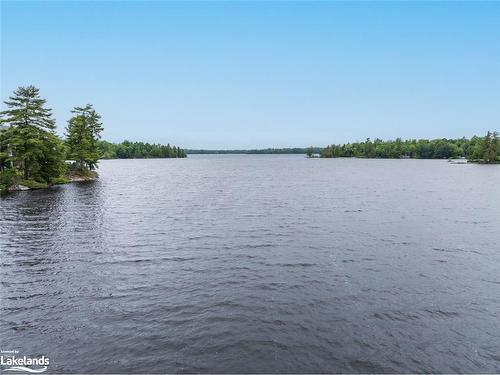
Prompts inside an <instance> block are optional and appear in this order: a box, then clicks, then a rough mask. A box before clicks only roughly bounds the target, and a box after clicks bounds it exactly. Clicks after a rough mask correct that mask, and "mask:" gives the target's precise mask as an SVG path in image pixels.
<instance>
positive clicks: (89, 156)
mask: <svg viewBox="0 0 500 375" xmlns="http://www.w3.org/2000/svg"><path fill="white" fill-rule="evenodd" d="M71 113H73V114H74V116H73V117H72V118H71V119H69V121H68V126H67V128H66V135H67V140H66V144H67V146H68V155H69V157H70V158H72V159H74V160H75V161H76V164H77V167H78V168H79V169H85V170H93V169H95V167H96V165H97V161H98V160H99V157H100V153H99V149H98V144H97V141H98V140H99V139H100V138H101V135H100V134H101V132H102V130H103V127H102V123H101V116H100V115H99V114H98V113H97V112H96V111H95V109H94V108H93V106H92V104H87V105H86V106H85V107H75V108H74V109H73V110H72V111H71Z"/></svg>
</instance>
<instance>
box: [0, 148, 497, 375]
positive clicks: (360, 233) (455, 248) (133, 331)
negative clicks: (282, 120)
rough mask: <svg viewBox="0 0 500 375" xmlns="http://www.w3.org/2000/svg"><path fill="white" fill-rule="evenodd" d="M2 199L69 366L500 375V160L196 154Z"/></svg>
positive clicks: (6, 300)
mask: <svg viewBox="0 0 500 375" xmlns="http://www.w3.org/2000/svg"><path fill="white" fill-rule="evenodd" d="M99 173H100V178H99V180H98V181H95V182H88V183H75V184H69V185H65V186H58V187H54V188H51V189H47V190H40V191H29V192H18V193H14V194H10V195H8V196H7V197H5V198H1V199H0V230H1V231H0V251H1V253H0V255H1V258H0V262H1V263H0V271H1V274H0V278H1V291H0V296H1V306H0V309H1V310H0V313H1V316H0V319H1V322H0V338H1V342H0V348H1V349H2V350H11V349H17V350H19V354H20V355H42V354H43V355H45V356H46V357H49V358H50V366H49V369H48V371H49V372H68V371H71V372H99V373H126V372H141V373H144V372H239V373H248V372H265V373H275V372H476V373H477V372H500V166H482V165H450V164H448V163H447V162H446V161H444V160H443V161H442V160H361V159H325V160H323V159H312V160H308V159H305V158H304V157H303V156H294V155H255V156H252V155H223V156H217V155H207V156H197V155H193V156H190V157H188V158H187V159H163V160H161V159H156V160H110V161H103V162H101V163H100V169H99Z"/></svg>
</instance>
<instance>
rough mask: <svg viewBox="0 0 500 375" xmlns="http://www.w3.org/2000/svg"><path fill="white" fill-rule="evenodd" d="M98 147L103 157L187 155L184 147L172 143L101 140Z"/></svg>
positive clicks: (168, 156) (172, 156) (145, 157)
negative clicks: (171, 144) (111, 141)
mask: <svg viewBox="0 0 500 375" xmlns="http://www.w3.org/2000/svg"><path fill="white" fill-rule="evenodd" d="M97 147H98V149H99V152H100V154H101V157H102V159H149V158H185V157H186V156H187V155H186V151H184V150H183V149H182V148H180V147H176V146H170V144H167V145H161V144H156V143H153V144H150V143H144V142H130V141H123V142H121V143H110V142H106V141H99V142H98V143H97Z"/></svg>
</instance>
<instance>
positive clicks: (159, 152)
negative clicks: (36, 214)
mask: <svg viewBox="0 0 500 375" xmlns="http://www.w3.org/2000/svg"><path fill="white" fill-rule="evenodd" d="M4 103H5V105H6V107H7V109H6V110H4V111H1V112H0V193H1V192H5V191H7V190H26V189H39V188H45V187H48V186H50V185H54V184H63V183H67V182H71V181H83V180H92V179H95V178H96V177H97V173H96V172H95V169H96V167H97V162H98V160H99V159H101V158H103V157H105V158H135V157H137V158H144V157H157V158H179V157H186V153H185V152H184V150H182V149H180V148H179V147H176V146H173V147H171V146H170V145H166V146H163V145H150V144H148V143H142V142H135V143H132V142H128V141H125V142H123V143H120V144H113V143H109V142H105V141H101V140H100V138H101V132H102V131H103V126H102V122H101V116H100V115H99V114H98V113H97V112H96V111H95V109H94V108H93V106H92V105H91V104H87V105H85V106H83V107H74V108H73V110H72V111H71V114H72V116H71V118H70V119H69V120H68V124H67V126H66V128H65V130H66V132H65V138H64V139H63V138H61V137H59V136H58V135H57V133H56V132H55V130H56V123H55V120H54V119H53V117H52V110H51V109H50V108H47V107H46V100H45V99H43V98H41V97H40V92H39V89H38V88H36V87H34V86H26V87H19V88H18V89H17V90H15V91H14V93H13V95H12V96H11V97H9V100H7V101H5V102H4Z"/></svg>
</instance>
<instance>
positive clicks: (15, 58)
mask: <svg viewBox="0 0 500 375" xmlns="http://www.w3.org/2000/svg"><path fill="white" fill-rule="evenodd" d="M0 6H1V69H0V71H1V99H2V101H3V100H6V99H7V97H8V96H9V95H11V93H12V91H13V90H15V89H16V88H17V87H18V86H24V85H29V84H33V85H35V86H37V87H39V88H40V92H41V95H42V97H44V98H45V99H47V105H48V106H49V107H50V108H53V109H54V115H55V118H56V120H57V125H58V133H60V134H63V133H64V128H65V126H66V120H67V119H68V118H69V117H70V110H71V109H72V107H74V106H77V105H82V104H85V103H93V104H94V106H95V108H96V110H97V111H98V112H99V113H100V114H101V115H102V118H103V122H104V126H105V131H104V132H103V139H105V140H108V141H111V142H120V141H123V140H125V139H128V140H130V141H144V142H154V143H170V144H175V145H179V146H181V147H183V148H186V149H221V150H222V149H262V148H284V147H290V148H292V147H307V146H310V145H312V146H318V147H324V146H326V145H328V144H332V143H346V142H355V141H359V140H364V139H365V138H367V137H370V138H372V139H374V138H381V139H384V140H386V139H395V138H397V137H401V138H403V139H407V138H411V139H413V138H416V139H418V138H461V137H467V138H469V137H471V136H473V135H483V134H484V133H485V132H486V131H487V130H498V124H499V123H500V106H498V103H499V102H500V29H499V28H498V24H499V22H500V3H495V2H479V3H478V2H467V3H464V2H456V3H455V2H439V3H436V2H422V3H417V2H404V3H400V2H379V3H376V2H374V3H366V2H354V3H343V2H279V3H277V2H257V3H254V2H237V3H228V2H206V3H205V2H203V3H200V2H189V3H178V2H44V1H39V2H14V1H2V2H1V5H0ZM3 108H5V106H4V105H3V104H2V109H3Z"/></svg>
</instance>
